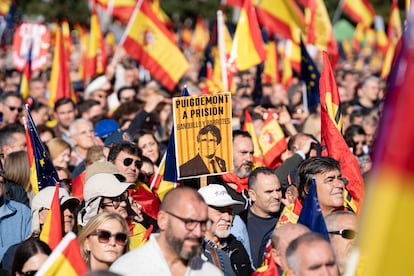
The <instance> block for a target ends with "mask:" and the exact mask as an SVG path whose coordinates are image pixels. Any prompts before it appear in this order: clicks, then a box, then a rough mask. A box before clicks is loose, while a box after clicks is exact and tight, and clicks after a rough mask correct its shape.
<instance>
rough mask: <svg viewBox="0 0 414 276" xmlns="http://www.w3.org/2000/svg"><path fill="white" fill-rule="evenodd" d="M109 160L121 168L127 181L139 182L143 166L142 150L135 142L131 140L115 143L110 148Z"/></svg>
mask: <svg viewBox="0 0 414 276" xmlns="http://www.w3.org/2000/svg"><path fill="white" fill-rule="evenodd" d="M108 161H109V162H111V163H112V164H114V165H115V166H116V167H117V168H118V169H119V171H120V172H121V174H122V175H123V176H124V177H125V178H126V182H129V183H136V182H137V179H138V175H139V173H140V170H141V166H142V151H141V149H139V148H138V147H137V146H136V145H135V144H133V143H130V142H121V143H118V144H114V145H113V146H112V147H111V149H110V150H109V153H108Z"/></svg>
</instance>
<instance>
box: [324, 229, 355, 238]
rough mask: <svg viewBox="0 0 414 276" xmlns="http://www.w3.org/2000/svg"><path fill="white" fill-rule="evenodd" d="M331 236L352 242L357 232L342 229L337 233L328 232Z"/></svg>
mask: <svg viewBox="0 0 414 276" xmlns="http://www.w3.org/2000/svg"><path fill="white" fill-rule="evenodd" d="M328 233H329V234H332V235H340V236H341V237H342V238H344V239H347V240H353V239H354V238H355V237H356V234H357V232H356V231H354V230H351V229H342V230H339V231H330V232H328Z"/></svg>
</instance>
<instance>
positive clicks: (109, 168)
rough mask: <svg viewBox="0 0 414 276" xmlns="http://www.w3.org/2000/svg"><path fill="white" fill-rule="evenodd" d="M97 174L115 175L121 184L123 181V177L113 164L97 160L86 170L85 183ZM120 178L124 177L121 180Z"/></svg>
mask: <svg viewBox="0 0 414 276" xmlns="http://www.w3.org/2000/svg"><path fill="white" fill-rule="evenodd" d="M98 173H108V174H116V175H117V178H118V179H120V181H121V182H122V181H125V177H124V176H123V175H122V174H121V172H120V171H119V169H118V168H117V167H116V166H115V165H114V164H112V163H110V162H108V161H105V160H99V161H96V162H94V163H93V164H92V165H90V166H88V167H87V168H86V175H85V182H86V181H87V180H88V179H89V178H90V177H92V176H94V175H95V174H98ZM122 177H124V179H123V180H122Z"/></svg>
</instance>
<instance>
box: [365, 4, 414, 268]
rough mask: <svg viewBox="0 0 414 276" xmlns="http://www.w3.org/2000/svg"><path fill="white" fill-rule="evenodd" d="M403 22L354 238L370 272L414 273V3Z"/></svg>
mask: <svg viewBox="0 0 414 276" xmlns="http://www.w3.org/2000/svg"><path fill="white" fill-rule="evenodd" d="M407 22H408V26H407V29H406V30H405V32H404V34H403V37H402V46H401V50H400V53H399V55H398V57H397V60H396V62H395V65H394V66H393V69H392V70H391V73H390V76H389V79H388V81H389V86H388V87H389V88H388V93H387V97H386V99H385V105H384V109H383V113H382V116H381V122H380V127H379V129H378V135H377V139H376V143H375V146H374V150H373V169H372V173H371V178H370V185H369V189H368V191H367V197H366V198H367V200H366V202H365V203H364V209H363V213H362V219H361V221H362V222H363V223H362V225H361V228H360V229H361V231H360V232H361V234H360V238H359V239H358V240H359V245H360V246H359V248H360V255H361V256H362V257H364V264H363V267H364V275H368V276H371V275H372V276H373V275H391V274H392V275H414V266H413V265H412V262H413V258H412V244H414V236H413V235H412V229H413V226H414V223H413V220H412V214H413V213H414V163H413V160H412V157H413V152H414V148H413V139H414V126H413V125H412V124H411V123H410V122H409V121H407V118H410V117H411V116H412V115H413V112H414V109H413V105H414V94H413V91H412V88H413V86H414V48H413V46H414V10H413V7H411V10H410V14H409V15H408V20H407ZM396 147H398V148H399V149H401V150H397V149H396ZM402 149H403V150H402Z"/></svg>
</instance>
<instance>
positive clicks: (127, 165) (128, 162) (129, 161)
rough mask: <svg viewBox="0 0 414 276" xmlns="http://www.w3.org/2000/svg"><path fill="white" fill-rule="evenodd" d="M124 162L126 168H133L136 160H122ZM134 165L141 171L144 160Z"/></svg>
mask: <svg viewBox="0 0 414 276" xmlns="http://www.w3.org/2000/svg"><path fill="white" fill-rule="evenodd" d="M122 162H123V164H124V166H125V167H129V166H131V164H132V162H134V159H132V158H129V157H127V158H125V159H124V160H122ZM134 164H135V168H137V169H138V170H139V169H141V167H142V160H135V162H134Z"/></svg>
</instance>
